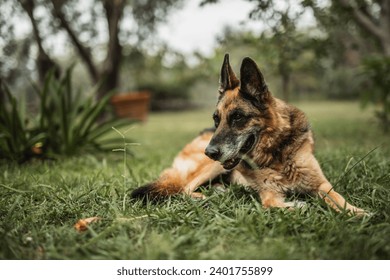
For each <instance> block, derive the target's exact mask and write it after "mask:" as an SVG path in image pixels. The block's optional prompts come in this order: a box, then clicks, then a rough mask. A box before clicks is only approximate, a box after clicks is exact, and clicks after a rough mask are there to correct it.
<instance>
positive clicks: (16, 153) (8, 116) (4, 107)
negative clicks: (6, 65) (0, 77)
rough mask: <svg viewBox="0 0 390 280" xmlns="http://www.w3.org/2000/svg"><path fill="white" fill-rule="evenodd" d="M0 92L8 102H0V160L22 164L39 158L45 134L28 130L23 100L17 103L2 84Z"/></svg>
mask: <svg viewBox="0 0 390 280" xmlns="http://www.w3.org/2000/svg"><path fill="white" fill-rule="evenodd" d="M0 91H1V94H2V95H3V96H4V97H5V98H7V99H8V101H9V102H8V104H7V103H6V102H0V158H5V159H9V160H14V161H17V162H24V161H26V160H28V159H29V158H31V157H34V156H40V154H41V153H40V151H41V150H40V145H41V143H42V141H44V140H45V138H46V137H47V135H46V133H44V132H42V131H39V132H38V131H37V130H36V129H30V128H28V126H27V122H26V118H25V116H26V106H25V102H24V99H23V98H22V99H20V101H19V102H17V101H16V98H15V97H14V96H12V94H11V93H10V92H9V90H8V88H7V87H6V86H5V85H4V84H1V85H0Z"/></svg>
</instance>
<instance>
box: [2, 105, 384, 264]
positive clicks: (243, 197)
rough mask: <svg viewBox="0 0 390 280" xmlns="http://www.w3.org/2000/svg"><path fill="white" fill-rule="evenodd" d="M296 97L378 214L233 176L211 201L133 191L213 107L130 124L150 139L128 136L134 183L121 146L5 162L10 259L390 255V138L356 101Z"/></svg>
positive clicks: (351, 193)
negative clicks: (296, 202)
mask: <svg viewBox="0 0 390 280" xmlns="http://www.w3.org/2000/svg"><path fill="white" fill-rule="evenodd" d="M296 105H297V106H298V107H300V108H302V109H303V110H304V111H305V112H306V113H307V115H308V116H309V118H310V120H311V124H312V127H313V130H314V133H315V138H316V141H317V144H316V155H317V157H318V159H319V161H320V163H321V165H322V167H323V170H324V173H325V174H326V176H327V177H328V179H329V180H330V181H331V183H333V184H334V185H335V188H336V190H337V191H339V192H340V193H341V194H343V195H344V196H345V197H346V198H347V200H348V201H350V202H351V203H353V204H355V205H357V206H358V207H361V208H364V209H366V210H368V211H370V212H372V213H373V215H372V216H370V217H365V218H356V217H349V216H348V215H346V214H340V213H336V212H334V211H332V210H330V209H328V208H327V206H325V205H324V204H323V203H322V202H321V201H320V200H318V199H317V198H311V197H307V198H306V201H307V202H308V207H307V208H304V209H300V210H295V211H287V210H284V209H267V210H264V209H262V207H261V204H260V202H259V199H258V198H257V196H256V194H255V193H254V192H252V191H251V190H249V189H246V188H243V187H240V186H235V185H234V186H227V191H225V192H221V191H218V190H217V189H214V188H212V187H206V188H204V189H202V191H203V192H204V193H205V194H206V195H207V197H208V198H207V199H206V200H203V201H199V200H192V199H190V198H188V197H184V196H177V197H173V198H171V199H169V200H167V201H165V202H163V203H161V204H157V205H153V204H148V205H143V204H142V203H140V202H135V201H131V200H130V199H129V193H130V192H131V191H132V190H133V189H134V188H136V187H138V186H140V185H142V184H144V183H146V182H148V181H150V180H153V179H154V178H155V177H156V176H158V174H159V172H160V171H161V170H162V169H164V168H166V167H168V166H169V165H170V164H171V161H172V159H173V157H174V156H175V154H176V153H177V152H178V151H179V150H180V149H181V147H182V146H183V145H184V144H186V143H187V142H188V141H189V140H191V139H192V138H193V137H194V136H196V135H197V134H198V132H199V131H200V130H202V129H203V128H205V127H210V126H211V125H212V121H211V113H212V110H213V109H212V108H210V109H209V110H201V111H195V112H184V113H159V114H152V115H151V116H150V118H149V121H148V122H147V123H145V124H137V125H134V128H133V129H132V130H130V131H129V132H128V137H129V138H130V139H131V140H132V141H133V142H137V143H140V146H131V147H129V150H131V151H132V152H133V154H134V156H132V157H129V158H128V159H127V166H128V168H127V171H128V172H127V175H126V177H127V178H126V181H125V182H124V179H123V177H122V174H123V159H122V154H121V153H114V152H112V153H109V154H96V155H87V154H86V155H83V156H79V157H74V158H63V159H58V160H56V161H47V162H38V161H36V162H32V163H28V164H24V165H22V166H17V165H10V164H9V163H6V162H3V163H0V258H1V259H389V258H390V223H389V222H390V217H389V215H390V145H389V143H390V138H389V137H385V136H384V135H382V134H381V132H380V131H379V129H378V128H377V127H376V124H375V122H374V121H373V119H372V118H371V115H372V114H371V112H368V111H363V112H362V111H361V110H360V109H359V106H358V105H357V104H356V103H331V102H322V103H321V102H316V103H298V104H296ZM113 133H115V132H113ZM118 137H119V136H118ZM119 148H120V147H119ZM93 216H99V217H101V218H102V219H101V220H100V221H98V222H96V223H93V224H91V227H90V229H89V230H87V231H86V232H84V233H79V232H77V231H76V230H75V229H74V228H73V225H74V224H75V223H76V222H77V220H78V219H81V218H87V217H93Z"/></svg>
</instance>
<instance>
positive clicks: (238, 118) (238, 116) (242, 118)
mask: <svg viewBox="0 0 390 280" xmlns="http://www.w3.org/2000/svg"><path fill="white" fill-rule="evenodd" d="M247 119H248V118H247V116H246V115H244V114H243V113H241V112H237V111H236V112H234V113H233V114H232V115H230V118H229V120H230V125H235V126H243V125H244V124H245V123H246V121H247Z"/></svg>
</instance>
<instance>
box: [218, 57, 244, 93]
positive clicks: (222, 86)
mask: <svg viewBox="0 0 390 280" xmlns="http://www.w3.org/2000/svg"><path fill="white" fill-rule="evenodd" d="M239 84H240V81H239V80H238V79H237V77H236V74H234V72H233V70H232V67H231V66H230V63H229V54H225V57H224V59H223V64H222V68H221V76H220V78H219V92H220V93H223V92H225V91H226V90H229V89H234V88H236V87H238V85H239Z"/></svg>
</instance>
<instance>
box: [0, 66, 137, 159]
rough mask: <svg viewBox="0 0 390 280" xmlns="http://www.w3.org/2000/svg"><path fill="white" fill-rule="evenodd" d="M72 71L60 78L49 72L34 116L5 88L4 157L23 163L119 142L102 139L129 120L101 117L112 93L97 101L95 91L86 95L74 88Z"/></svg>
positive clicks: (0, 142)
mask: <svg viewBox="0 0 390 280" xmlns="http://www.w3.org/2000/svg"><path fill="white" fill-rule="evenodd" d="M71 72H72V68H69V69H68V70H67V71H66V74H65V75H64V77H62V78H60V79H58V80H57V79H56V78H55V77H54V72H53V71H51V72H49V73H48V75H47V77H46V79H45V84H44V86H43V88H42V89H37V90H36V91H37V95H38V100H39V104H38V113H37V114H36V115H35V116H31V117H29V116H27V114H28V113H31V112H27V110H26V106H23V104H24V102H18V101H17V100H16V99H15V97H14V96H12V94H11V93H10V92H9V91H8V90H7V89H6V88H5V87H3V88H4V91H5V92H6V94H7V97H8V100H9V102H8V103H9V104H7V103H6V102H4V103H2V105H1V107H0V109H1V111H0V125H1V128H2V133H1V134H0V135H1V138H0V147H1V148H2V149H1V154H0V155H1V157H2V158H6V159H11V160H16V161H18V162H24V161H26V160H28V159H30V158H32V157H53V156H55V155H67V156H69V155H74V154H80V153H81V152H82V151H87V150H94V151H96V150H106V149H111V147H112V145H114V144H116V143H117V140H118V139H111V138H106V139H104V140H102V139H103V137H105V134H107V133H108V132H110V131H111V127H112V126H115V127H120V126H122V125H125V124H128V123H129V122H128V121H125V120H116V119H113V118H111V117H108V116H106V117H107V119H102V115H103V114H104V113H105V111H106V109H107V107H108V103H109V101H110V97H111V96H112V94H108V95H106V96H105V97H104V98H102V99H100V100H99V101H95V99H94V98H93V96H94V95H93V94H92V95H91V96H89V97H84V96H83V94H82V93H81V92H80V91H75V90H74V89H73V87H72V80H71ZM22 100H23V99H22Z"/></svg>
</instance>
